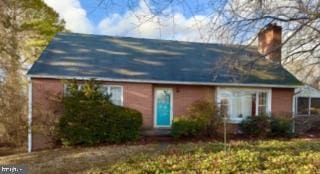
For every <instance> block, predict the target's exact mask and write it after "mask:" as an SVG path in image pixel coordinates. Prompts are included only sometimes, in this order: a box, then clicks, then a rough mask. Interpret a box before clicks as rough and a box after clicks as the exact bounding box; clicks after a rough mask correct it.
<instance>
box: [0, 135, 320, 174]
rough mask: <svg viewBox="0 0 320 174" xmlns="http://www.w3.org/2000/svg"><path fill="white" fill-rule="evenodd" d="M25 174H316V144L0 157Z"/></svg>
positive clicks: (319, 148) (319, 167) (319, 157)
mask: <svg viewBox="0 0 320 174" xmlns="http://www.w3.org/2000/svg"><path fill="white" fill-rule="evenodd" d="M0 164H24V165H27V166H28V168H29V172H30V173H76V172H79V173H320V140H303V139H295V140H288V141H280V140H267V141H254V142H246V141H232V142H231V143H230V145H229V147H228V148H227V152H225V151H224V146H223V144H222V143H218V142H198V143H181V144H166V143H162V144H149V145H131V146H124V145H122V146H106V147H92V148H63V149H56V150H51V151H42V152H34V153H31V154H19V155H11V156H6V157H0Z"/></svg>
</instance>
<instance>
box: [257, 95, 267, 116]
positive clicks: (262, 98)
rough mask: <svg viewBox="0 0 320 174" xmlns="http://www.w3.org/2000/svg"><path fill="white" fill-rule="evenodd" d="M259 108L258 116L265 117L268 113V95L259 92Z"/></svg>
mask: <svg viewBox="0 0 320 174" xmlns="http://www.w3.org/2000/svg"><path fill="white" fill-rule="evenodd" d="M258 103H259V106H258V115H265V114H266V113H267V93H266V92H259V101H258Z"/></svg>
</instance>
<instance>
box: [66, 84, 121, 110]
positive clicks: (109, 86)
mask: <svg viewBox="0 0 320 174" xmlns="http://www.w3.org/2000/svg"><path fill="white" fill-rule="evenodd" d="M82 86H83V84H82V83H81V84H78V90H80V89H81V88H82ZM101 87H104V88H107V93H108V94H110V91H111V88H112V87H116V88H120V90H121V98H120V100H121V103H120V106H123V86H121V85H106V84H104V85H100V88H101ZM63 95H64V96H66V95H67V85H66V84H64V86H63Z"/></svg>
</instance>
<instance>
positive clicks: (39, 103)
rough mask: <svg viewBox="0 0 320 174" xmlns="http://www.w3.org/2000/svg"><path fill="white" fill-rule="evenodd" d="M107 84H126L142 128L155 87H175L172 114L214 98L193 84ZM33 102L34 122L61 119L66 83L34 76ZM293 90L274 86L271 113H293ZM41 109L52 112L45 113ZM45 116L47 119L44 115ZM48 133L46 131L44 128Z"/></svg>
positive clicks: (41, 141) (38, 138)
mask: <svg viewBox="0 0 320 174" xmlns="http://www.w3.org/2000/svg"><path fill="white" fill-rule="evenodd" d="M105 84H111V85H112V84H113V85H121V86H123V90H124V96H123V104H124V106H125V107H129V108H133V109H137V110H138V111H140V112H141V113H142V114H143V128H144V129H148V128H153V124H154V114H153V109H154V101H153V99H154V90H155V89H156V88H157V87H166V88H172V89H173V115H174V116H179V115H183V114H184V113H185V112H186V111H187V109H188V108H189V106H190V105H191V104H192V103H193V102H195V101H197V100H203V99H204V100H208V101H213V100H214V98H215V96H214V95H215V87H213V86H193V85H153V84H141V83H113V82H105ZM32 87H33V89H32V101H33V121H34V124H36V123H37V121H38V120H41V119H39V118H42V120H50V118H49V117H55V118H58V116H59V115H60V114H61V106H60V107H59V106H57V101H58V100H57V98H59V97H60V98H61V97H62V96H63V83H62V81H61V80H54V79H32ZM293 94H294V90H293V89H283V88H273V89H272V112H273V113H284V112H285V113H288V112H292V97H293ZM39 110H41V111H45V112H46V113H51V115H50V114H49V115H48V114H47V115H45V114H43V113H41V112H39ZM45 116H46V117H47V118H45ZM43 132H45V131H43ZM47 142H48V140H47V138H46V137H45V136H43V134H41V132H39V131H38V132H34V133H33V149H40V148H46V147H48V146H50V144H48V143H47Z"/></svg>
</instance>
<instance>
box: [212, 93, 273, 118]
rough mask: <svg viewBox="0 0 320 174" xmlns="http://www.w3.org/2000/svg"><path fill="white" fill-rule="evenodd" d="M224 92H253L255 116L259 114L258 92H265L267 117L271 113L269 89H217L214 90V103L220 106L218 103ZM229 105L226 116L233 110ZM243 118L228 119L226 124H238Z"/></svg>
mask: <svg viewBox="0 0 320 174" xmlns="http://www.w3.org/2000/svg"><path fill="white" fill-rule="evenodd" d="M224 91H230V92H235V91H236V92H243V91H244V92H245V91H247V92H255V93H256V108H255V109H256V111H255V113H256V116H257V115H258V114H259V110H258V109H259V104H258V101H259V92H266V93H267V103H266V104H267V106H266V112H267V115H270V113H271V112H272V110H271V108H272V106H271V104H272V89H271V88H234V87H217V89H216V103H217V104H219V105H220V101H221V99H222V93H223V92H224ZM228 105H229V109H228V115H230V112H231V111H232V109H233V106H232V104H231V103H229V104H228ZM243 119H244V118H238V119H235V118H234V117H229V119H228V122H229V123H236V124H237V123H240V122H241V121H242V120H243Z"/></svg>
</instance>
